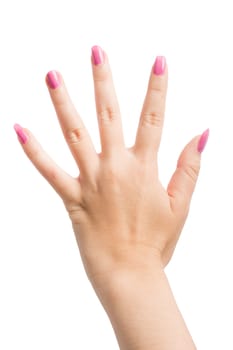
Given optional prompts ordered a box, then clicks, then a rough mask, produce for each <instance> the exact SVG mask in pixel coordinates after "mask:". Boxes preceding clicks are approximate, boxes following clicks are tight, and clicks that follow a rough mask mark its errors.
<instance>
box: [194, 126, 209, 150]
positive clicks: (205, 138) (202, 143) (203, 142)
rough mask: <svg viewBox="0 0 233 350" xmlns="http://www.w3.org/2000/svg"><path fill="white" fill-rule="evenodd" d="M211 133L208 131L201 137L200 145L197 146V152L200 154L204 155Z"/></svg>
mask: <svg viewBox="0 0 233 350" xmlns="http://www.w3.org/2000/svg"><path fill="white" fill-rule="evenodd" d="M209 132H210V130H209V129H207V130H206V131H204V132H203V134H202V135H201V137H200V139H199V142H198V145H197V150H198V152H199V153H202V152H203V151H204V149H205V146H206V144H207V141H208V137H209Z"/></svg>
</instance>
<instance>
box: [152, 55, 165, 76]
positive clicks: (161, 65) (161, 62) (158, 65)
mask: <svg viewBox="0 0 233 350" xmlns="http://www.w3.org/2000/svg"><path fill="white" fill-rule="evenodd" d="M165 67H166V58H165V57H164V56H157V57H156V60H155V63H154V68H153V72H154V74H156V75H162V74H163V73H164V71H165Z"/></svg>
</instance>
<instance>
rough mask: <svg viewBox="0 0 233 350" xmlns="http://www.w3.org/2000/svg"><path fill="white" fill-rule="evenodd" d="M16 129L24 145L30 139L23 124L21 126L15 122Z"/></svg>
mask: <svg viewBox="0 0 233 350" xmlns="http://www.w3.org/2000/svg"><path fill="white" fill-rule="evenodd" d="M14 129H15V132H16V134H17V136H18V139H19V141H20V142H21V143H22V144H23V145H24V144H25V143H26V142H27V140H28V136H27V135H26V133H25V131H24V130H23V128H22V126H20V125H19V124H15V125H14Z"/></svg>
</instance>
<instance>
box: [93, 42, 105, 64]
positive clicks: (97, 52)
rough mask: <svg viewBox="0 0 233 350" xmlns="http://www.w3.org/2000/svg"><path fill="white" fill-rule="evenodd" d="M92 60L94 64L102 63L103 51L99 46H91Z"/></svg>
mask: <svg viewBox="0 0 233 350" xmlns="http://www.w3.org/2000/svg"><path fill="white" fill-rule="evenodd" d="M91 53H92V62H93V64H94V65H95V66H98V65H99V64H102V63H104V53H103V50H102V49H101V47H100V46H97V45H95V46H93V47H92V48H91Z"/></svg>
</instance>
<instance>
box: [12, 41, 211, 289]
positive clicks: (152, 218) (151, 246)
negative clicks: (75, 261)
mask: <svg viewBox="0 0 233 350" xmlns="http://www.w3.org/2000/svg"><path fill="white" fill-rule="evenodd" d="M92 67H93V77H94V87H95V100H96V110H97V117H98V124H99V131H100V138H101V146H102V151H101V153H100V154H97V153H96V151H95V149H94V146H93V144H92V141H91V139H90V136H89V135H88V132H87V130H86V129H85V126H84V124H83V122H82V120H81V118H80V116H79V115H78V113H77V112H76V110H75V108H74V106H73V104H72V102H71V100H70V98H69V96H68V93H67V91H66V88H65V85H64V82H63V79H62V76H61V74H60V73H58V72H55V71H51V72H49V73H48V74H47V77H46V82H47V86H48V88H49V92H50V95H51V99H52V101H53V104H54V107H55V109H56V113H57V116H58V119H59V122H60V125H61V128H62V131H63V134H64V137H65V139H66V141H67V143H68V146H69V148H70V150H71V152H72V155H73V157H74V159H75V161H76V162H77V165H78V168H79V171H80V173H79V176H78V178H73V177H71V176H70V175H68V174H67V173H66V172H64V171H63V170H62V169H60V168H59V167H58V166H57V165H56V164H55V163H54V162H53V161H52V160H51V159H50V158H49V156H48V155H47V154H46V153H45V151H44V150H43V149H42V148H41V146H40V145H39V144H38V142H37V141H36V139H35V138H34V136H33V135H32V133H31V132H30V131H29V130H27V129H24V128H21V127H20V126H19V125H18V124H16V125H15V130H16V132H17V134H18V138H19V140H20V141H21V144H22V147H23V149H24V151H25V153H26V154H27V156H28V158H29V159H30V160H31V161H32V163H33V164H34V165H35V167H36V168H37V169H38V170H39V171H40V173H41V174H42V175H43V176H44V177H45V178H46V179H47V180H48V182H49V183H50V184H51V185H52V186H53V188H54V189H55V190H56V191H57V193H58V194H59V195H60V196H61V198H62V200H63V201H64V204H65V207H66V209H67V211H68V213H69V216H70V219H71V221H72V225H73V229H74V233H75V236H76V239H77V243H78V246H79V250H80V254H81V257H82V260H83V263H84V266H85V269H86V272H87V275H88V277H89V279H90V281H91V282H92V283H93V285H94V286H95V285H98V281H100V280H101V279H102V277H103V276H105V277H106V276H107V277H109V278H111V276H112V274H113V272H114V271H119V270H122V271H123V270H127V271H128V270H132V269H137V268H138V269H142V268H147V266H154V264H156V263H158V264H162V266H163V267H164V266H166V264H167V263H168V262H169V260H170V259H171V256H172V254H173V251H174V248H175V246H176V243H177V241H178V238H179V236H180V233H181V230H182V227H183V225H184V222H185V220H186V217H187V214H188V210H189V205H190V200H191V196H192V193H193V191H194V187H195V184H196V181H197V177H198V172H199V168H200V158H201V152H202V151H203V149H204V147H205V144H206V142H207V138H208V130H207V131H205V132H204V133H203V134H202V135H201V136H197V137H195V138H194V139H193V140H192V141H191V142H190V143H189V144H188V145H187V146H186V147H185V148H184V150H183V152H182V153H181V155H180V157H179V160H178V164H177V169H176V170H175V172H174V174H173V176H172V178H171V181H170V182H169V184H168V187H167V189H165V188H163V186H162V185H161V183H160V181H159V178H158V165H157V154H158V149H159V144H160V139H161V134H162V128H163V121H164V112H165V101H166V91H167V78H168V68H167V65H166V62H165V58H164V57H161V56H160V57H157V59H156V62H155V64H154V65H153V68H152V71H151V75H150V80H149V85H148V91H147V94H146V98H145V101H144V104H143V108H142V113H141V117H140V121H139V126H138V130H137V135H136V141H135V144H134V145H133V146H132V147H130V148H126V147H125V144H124V138H123V132H122V125H121V118H120V110H119V106H118V102H117V98H116V95H115V91H114V86H113V82H112V76H111V71H110V67H109V62H108V58H107V55H106V53H105V52H103V51H102V50H101V48H100V47H97V46H96V47H93V49H92Z"/></svg>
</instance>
